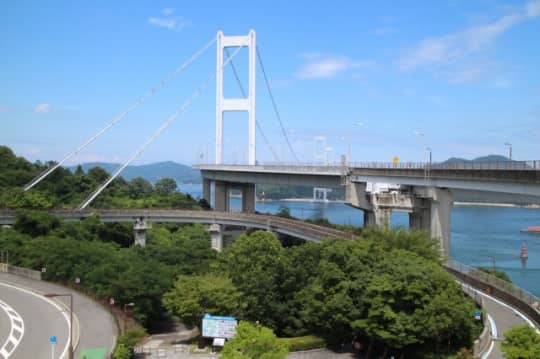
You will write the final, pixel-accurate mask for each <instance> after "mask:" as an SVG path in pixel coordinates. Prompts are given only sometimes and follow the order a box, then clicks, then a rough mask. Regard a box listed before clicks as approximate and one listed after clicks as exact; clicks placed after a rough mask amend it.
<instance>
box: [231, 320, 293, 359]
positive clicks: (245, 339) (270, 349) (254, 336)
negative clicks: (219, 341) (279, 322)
mask: <svg viewBox="0 0 540 359" xmlns="http://www.w3.org/2000/svg"><path fill="white" fill-rule="evenodd" d="M288 353H289V349H288V348H287V346H286V345H285V344H282V343H280V342H279V341H278V339H277V337H276V336H275V334H274V332H272V330H271V329H270V328H266V327H263V326H260V325H257V326H254V325H252V324H250V323H248V322H245V321H243V322H240V324H239V325H238V326H237V327H236V334H235V336H234V338H233V339H231V340H229V341H228V342H226V343H225V346H224V347H223V351H222V352H221V358H222V359H283V358H285V357H286V356H287V354H288Z"/></svg>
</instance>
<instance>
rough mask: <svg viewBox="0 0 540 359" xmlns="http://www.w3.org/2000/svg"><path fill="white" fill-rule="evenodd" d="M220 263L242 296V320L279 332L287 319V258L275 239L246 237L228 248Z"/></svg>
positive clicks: (270, 235)
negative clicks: (255, 322)
mask: <svg viewBox="0 0 540 359" xmlns="http://www.w3.org/2000/svg"><path fill="white" fill-rule="evenodd" d="M221 259H222V268H223V270H224V271H225V272H228V273H229V276H230V278H231V279H232V281H233V283H234V285H235V286H236V287H237V288H238V290H240V292H242V301H243V302H244V303H245V304H246V307H245V308H244V310H243V312H242V314H243V317H244V318H246V319H248V320H252V321H257V320H258V321H261V322H262V321H264V323H265V324H266V325H267V326H268V327H270V328H273V329H275V328H278V327H279V326H278V323H279V322H282V320H283V318H284V317H285V313H284V310H285V308H286V307H285V305H284V303H283V300H282V298H283V296H282V290H281V288H282V284H283V282H284V273H285V268H286V258H285V250H284V249H283V247H282V246H281V244H280V243H279V241H278V240H277V239H276V237H275V235H274V234H273V233H271V232H266V231H255V232H253V233H252V234H250V235H249V236H248V235H245V234H243V235H241V236H240V237H239V238H238V239H237V240H236V241H235V242H234V243H233V244H231V245H230V246H228V247H227V248H225V250H224V251H223V253H222V256H221Z"/></svg>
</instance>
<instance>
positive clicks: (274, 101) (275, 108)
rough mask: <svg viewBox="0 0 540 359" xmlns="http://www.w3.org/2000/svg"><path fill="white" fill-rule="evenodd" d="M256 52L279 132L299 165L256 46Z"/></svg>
mask: <svg viewBox="0 0 540 359" xmlns="http://www.w3.org/2000/svg"><path fill="white" fill-rule="evenodd" d="M256 50H257V59H259V64H260V65H261V71H262V74H263V77H264V82H265V84H266V89H267V90H268V95H269V96H270V100H271V102H272V107H273V108H274V112H275V114H276V117H277V119H278V122H279V126H280V127H281V132H282V133H283V137H285V141H287V145H288V146H289V150H291V153H292V155H293V157H294V159H295V160H296V162H297V163H300V160H299V159H298V157H297V156H296V152H294V149H293V147H292V145H291V141H289V136H287V131H285V127H284V126H283V122H282V121H281V115H280V114H279V111H278V108H277V104H276V100H275V99H274V95H273V94H272V88H271V87H270V81H269V80H268V76H266V71H265V70H264V65H263V62H262V57H261V53H260V51H259V47H258V46H257V47H256Z"/></svg>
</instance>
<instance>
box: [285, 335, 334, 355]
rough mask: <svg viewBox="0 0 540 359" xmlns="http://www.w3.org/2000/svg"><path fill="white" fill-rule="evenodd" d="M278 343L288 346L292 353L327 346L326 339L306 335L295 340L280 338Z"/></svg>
mask: <svg viewBox="0 0 540 359" xmlns="http://www.w3.org/2000/svg"><path fill="white" fill-rule="evenodd" d="M278 341H279V342H280V343H282V344H284V345H286V346H287V348H289V351H291V352H296V351H302V350H311V349H319V348H324V347H325V346H326V342H325V341H324V339H322V338H319V337H317V336H314V335H306V336H303V337H294V338H279V339H278Z"/></svg>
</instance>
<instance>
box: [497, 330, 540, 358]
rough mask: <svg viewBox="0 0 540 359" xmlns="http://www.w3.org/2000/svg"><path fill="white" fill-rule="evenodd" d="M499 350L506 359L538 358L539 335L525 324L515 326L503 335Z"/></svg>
mask: <svg viewBox="0 0 540 359" xmlns="http://www.w3.org/2000/svg"><path fill="white" fill-rule="evenodd" d="M501 349H502V351H503V353H504V355H505V358H507V359H537V358H540V334H538V333H536V331H535V330H534V329H533V328H531V327H530V326H529V325H527V324H523V325H518V326H515V327H513V328H511V329H510V330H508V331H507V332H506V333H505V334H504V341H503V342H502V345H501Z"/></svg>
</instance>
